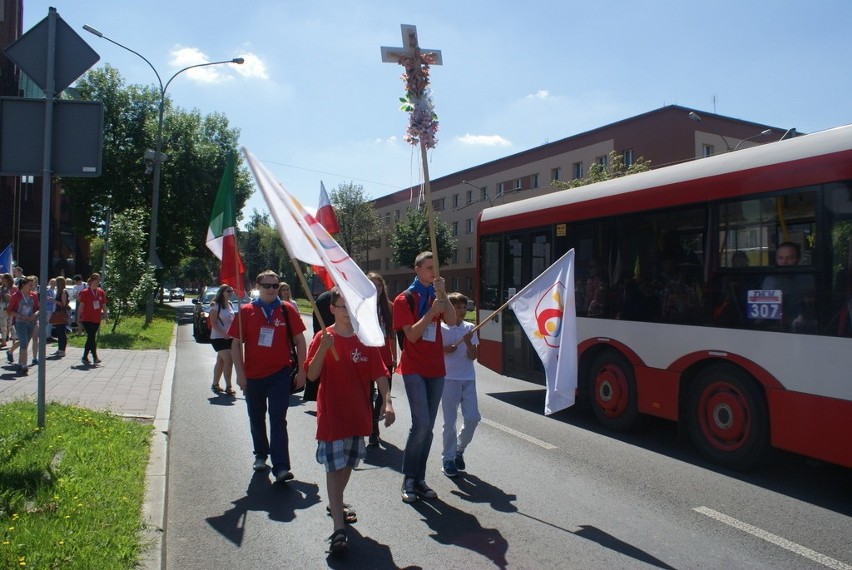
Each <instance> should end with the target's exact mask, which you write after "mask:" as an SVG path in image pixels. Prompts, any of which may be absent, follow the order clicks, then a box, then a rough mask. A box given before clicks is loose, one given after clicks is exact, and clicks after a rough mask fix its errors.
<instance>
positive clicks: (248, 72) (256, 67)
mask: <svg viewBox="0 0 852 570" xmlns="http://www.w3.org/2000/svg"><path fill="white" fill-rule="evenodd" d="M240 57H241V58H243V59H244V60H245V62H244V63H243V64H242V65H235V66H233V69H234V71H236V72H237V73H239V74H240V75H242V76H243V77H249V78H254V79H269V73H267V71H266V64H265V63H263V61H262V60H261V59H260V58H259V57H258V56H256V55H255V54H253V53H251V52H246V53H244V54H242V55H240Z"/></svg>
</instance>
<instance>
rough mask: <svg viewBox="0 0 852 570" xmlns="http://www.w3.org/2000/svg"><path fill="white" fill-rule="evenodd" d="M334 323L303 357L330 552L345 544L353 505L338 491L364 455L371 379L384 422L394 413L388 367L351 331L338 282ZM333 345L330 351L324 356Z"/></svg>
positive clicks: (391, 419)
mask: <svg viewBox="0 0 852 570" xmlns="http://www.w3.org/2000/svg"><path fill="white" fill-rule="evenodd" d="M329 308H330V309H331V312H332V314H333V315H334V324H333V325H331V326H330V327H327V328H326V329H325V330H324V331H320V332H318V333H317V334H316V336H314V339H313V340H312V341H311V346H310V348H309V349H308V358H307V361H306V369H307V379H308V380H309V381H312V382H315V381H317V380H320V385H319V392H318V394H317V461H318V462H319V463H321V464H322V465H323V466H324V467H325V471H326V487H327V490H328V511H329V513H330V514H331V516H332V519H333V521H334V533H333V534H332V535H331V536H330V537H329V540H330V541H331V548H330V550H331V552H332V553H340V552H343V551H345V550H346V549H347V548H348V545H347V542H346V531H345V528H344V525H345V523H346V522H355V521H356V520H357V517H356V515H355V511H354V510H352V509H350V508H348V507H345V506H344V503H343V491H344V489H345V488H346V484H347V483H348V482H349V476H350V475H351V474H352V470H353V469H354V468H355V467H357V466H358V463H359V462H360V461H361V459H363V458H364V457H366V455H367V448H366V446H365V445H364V437H365V436H368V435H370V434H371V433H372V431H373V414H372V409H371V406H370V385H371V383H372V382H376V384H377V385H378V388H379V393H380V394H381V395H382V397H383V398H384V402H385V403H384V410H383V411H384V414H385V426H390V425H391V424H392V423H393V422H394V419H395V418H396V416H395V414H394V411H393V404H392V403H391V399H390V387H389V384H388V376H389V374H388V370H387V368H386V367H385V365H384V362H383V361H382V355H381V353H380V352H379V348H378V347H368V346H364V345H363V344H362V343H361V341H360V340H359V339H358V337H357V336H356V335H355V330H354V329H353V328H352V321H351V320H350V318H349V313H348V312H347V310H346V301H345V299H344V298H343V297H342V296H341V294H340V290H339V289H338V288H337V287H334V288H333V289H331V305H330V306H329ZM332 347H334V351H335V352H336V358H335V356H334V355H332V356H328V351H329V349H330V348H332Z"/></svg>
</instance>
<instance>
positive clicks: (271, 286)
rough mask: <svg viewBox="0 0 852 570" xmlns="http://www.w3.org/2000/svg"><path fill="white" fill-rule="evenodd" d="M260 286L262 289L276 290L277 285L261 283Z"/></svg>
mask: <svg viewBox="0 0 852 570" xmlns="http://www.w3.org/2000/svg"><path fill="white" fill-rule="evenodd" d="M260 286H261V287H263V288H264V289H277V288H278V283H261V284H260Z"/></svg>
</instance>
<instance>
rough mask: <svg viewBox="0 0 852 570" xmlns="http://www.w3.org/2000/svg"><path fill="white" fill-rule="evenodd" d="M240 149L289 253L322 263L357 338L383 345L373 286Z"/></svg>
mask: <svg viewBox="0 0 852 570" xmlns="http://www.w3.org/2000/svg"><path fill="white" fill-rule="evenodd" d="M243 153H245V156H246V160H247V161H248V164H249V167H250V168H251V171H252V173H254V178H255V180H257V185H258V187H259V188H260V191H261V193H262V194H263V197H264V198H265V199H266V204H267V206H269V212H270V213H271V214H272V218H273V219H274V220H275V226H276V229H277V230H278V235H279V236H280V237H281V241H282V242H284V247H286V248H287V252H288V253H289V254H290V257H292V258H293V259H298V260H300V261H303V262H305V263H308V264H310V265H319V266H322V267H325V269H326V271H328V273H329V274H330V275H331V278H332V279H333V280H334V283H335V284H336V285H337V287H338V288H339V289H340V293H341V294H342V295H343V298H344V299H345V300H346V309H347V310H348V311H349V316H350V318H351V320H352V327H353V328H354V329H355V334H357V335H358V339H359V340H360V341H361V342H362V343H364V344H365V345H366V346H384V345H385V333H384V331H382V327H381V326H380V325H379V317H378V312H377V309H376V307H377V299H376V297H377V292H376V286H375V285H374V284H373V282H372V281H370V279H368V278H367V276H366V275H365V274H364V272H363V271H361V268H360V267H358V264H357V263H355V261H353V260H352V258H351V257H349V255H348V254H347V253H346V252H345V251H344V250H343V248H342V247H340V245H339V244H338V243H337V242H336V241H335V240H334V238H333V237H331V235H329V233H328V232H327V231H326V230H325V228H324V227H322V225H321V224H320V223H319V222H317V221H316V219H315V218H314V216H313V215H312V214H310V213H309V212H308V211H307V210H306V209H305V208H304V207H303V206H302V204H301V203H300V202H299V201H298V200H297V199H296V198H295V197H294V196H293V195H291V194H290V193H289V192H288V191H287V189H286V188H284V185H283V184H281V183H280V182H278V181H277V180H275V178H274V177H273V176H272V174H271V173H270V172H269V171H268V170H267V169H266V167H264V166H263V165H262V164H261V163H260V162H258V160H257V159H256V158H254V155H252V154H251V152H249V150H248V149H247V148H243Z"/></svg>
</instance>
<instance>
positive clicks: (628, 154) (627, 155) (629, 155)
mask: <svg viewBox="0 0 852 570" xmlns="http://www.w3.org/2000/svg"><path fill="white" fill-rule="evenodd" d="M632 165H633V149H632V148H628V149H627V150H625V151H624V167H625V168H629V167H630V166H632Z"/></svg>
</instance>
